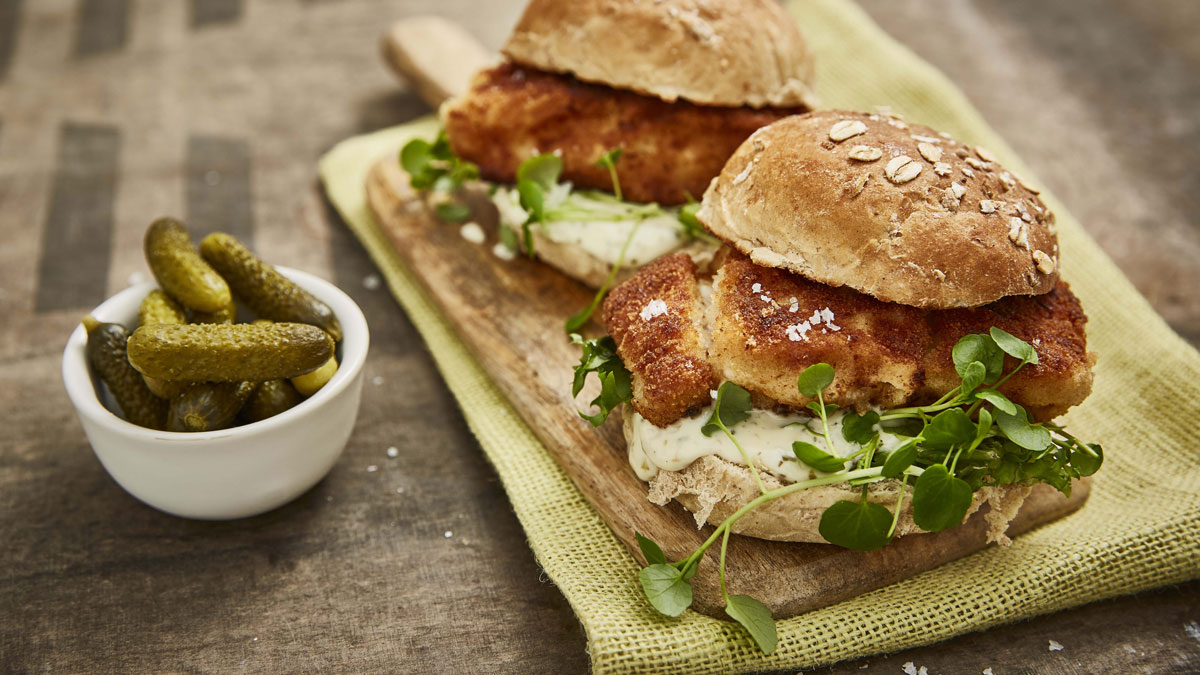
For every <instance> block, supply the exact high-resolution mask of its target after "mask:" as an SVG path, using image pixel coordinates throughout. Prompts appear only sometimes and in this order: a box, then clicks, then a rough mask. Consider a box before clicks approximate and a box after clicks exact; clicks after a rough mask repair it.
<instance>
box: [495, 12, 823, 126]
mask: <svg viewBox="0 0 1200 675" xmlns="http://www.w3.org/2000/svg"><path fill="white" fill-rule="evenodd" d="M500 51H501V52H503V53H504V55H505V56H507V57H508V58H510V59H512V60H513V61H516V62H517V63H521V64H524V65H528V66H533V67H535V68H539V69H541V70H546V71H549V72H555V73H572V74H574V75H575V76H576V77H578V78H579V79H581V80H587V81H589V82H597V83H600V84H605V85H608V86H611V87H616V88H618V89H629V90H633V91H636V92H639V93H643V94H649V95H652V96H657V97H659V98H661V99H663V100H664V101H674V100H675V99H677V98H683V99H687V100H689V101H692V102H693V103H700V104H704V105H720V106H741V105H748V106H752V107H755V108H758V107H762V106H799V105H803V106H806V107H809V108H813V107H815V103H816V101H815V98H814V96H813V94H812V91H811V88H810V85H811V82H812V72H813V68H812V60H811V57H810V55H809V52H808V48H807V47H806V46H805V44H804V38H802V37H801V36H800V31H799V30H798V29H797V28H796V25H795V21H793V20H792V18H791V17H790V16H788V14H787V12H785V11H784V9H783V8H782V7H781V6H780V4H779V3H778V2H777V1H776V0H708V1H704V0H660V1H657V2H652V1H650V0H643V1H641V2H638V1H637V0H572V1H571V2H563V1H562V0H530V2H529V5H528V6H527V7H526V8H525V13H524V14H522V15H521V19H520V21H518V22H517V26H516V28H515V29H514V30H513V33H512V35H511V36H509V38H508V42H506V43H505V44H504V46H503V47H502V48H501V50H500Z"/></svg>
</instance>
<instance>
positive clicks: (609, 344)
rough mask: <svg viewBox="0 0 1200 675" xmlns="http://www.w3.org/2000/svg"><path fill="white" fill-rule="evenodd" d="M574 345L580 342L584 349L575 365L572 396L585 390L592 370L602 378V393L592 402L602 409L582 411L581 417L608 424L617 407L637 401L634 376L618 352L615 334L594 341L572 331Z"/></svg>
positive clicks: (598, 423)
mask: <svg viewBox="0 0 1200 675" xmlns="http://www.w3.org/2000/svg"><path fill="white" fill-rule="evenodd" d="M571 344H577V345H579V346H580V347H581V348H582V352H583V353H582V354H581V356H580V359H579V364H578V365H576V366H575V376H574V378H573V380H572V381H571V396H572V397H575V396H578V395H579V392H581V391H583V385H584V383H585V382H586V381H587V376H588V373H596V377H597V378H598V379H599V380H600V394H599V395H598V396H597V397H596V398H594V399H592V401H591V405H592V406H594V407H597V408H599V409H600V412H599V413H596V414H595V415H586V414H584V413H583V412H582V411H580V412H579V416H580V417H582V418H583V419H585V420H587V421H589V422H591V423H592V426H596V427H598V426H600V425H601V424H604V422H605V420H607V419H608V415H609V413H611V412H612V411H613V409H614V408H616V407H617V406H618V405H620V404H622V403H627V402H629V401H632V400H633V385H632V380H631V377H632V376H631V374H630V372H629V370H628V369H627V368H626V367H625V364H624V362H622V361H621V357H620V356H618V355H617V345H616V343H615V342H613V339H612V338H611V337H609V336H607V335H605V336H604V337H600V338H596V339H593V340H584V339H583V337H582V336H580V335H578V334H572V335H571Z"/></svg>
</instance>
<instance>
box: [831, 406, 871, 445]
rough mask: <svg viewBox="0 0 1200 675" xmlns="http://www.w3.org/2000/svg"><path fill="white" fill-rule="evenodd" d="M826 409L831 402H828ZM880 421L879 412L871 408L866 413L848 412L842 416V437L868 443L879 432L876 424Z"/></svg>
mask: <svg viewBox="0 0 1200 675" xmlns="http://www.w3.org/2000/svg"><path fill="white" fill-rule="evenodd" d="M825 407H826V409H828V408H829V407H830V404H826V406H825ZM878 423H879V413H877V412H875V411H874V410H871V411H869V412H867V413H866V414H864V415H859V414H858V413H854V412H848V413H846V415H845V416H844V417H842V438H844V439H846V440H847V441H849V442H850V443H857V444H859V445H866V444H867V443H870V442H871V440H872V439H874V438H875V436H876V435H877V434H878V432H877V431H875V425H876V424H878Z"/></svg>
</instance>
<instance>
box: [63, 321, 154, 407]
mask: <svg viewBox="0 0 1200 675" xmlns="http://www.w3.org/2000/svg"><path fill="white" fill-rule="evenodd" d="M83 325H84V328H85V330H87V348H86V354H87V360H88V363H89V364H90V365H91V366H92V369H93V370H94V371H95V372H96V374H97V375H98V376H99V377H100V379H101V380H103V381H104V383H105V384H106V385H108V390H109V391H110V392H112V395H113V398H114V399H116V401H117V406H118V407H120V408H121V413H122V414H123V415H124V416H125V419H126V420H128V421H130V422H132V423H134V424H136V425H138V426H141V427H146V428H147V429H163V428H164V427H165V426H166V418H167V403H166V401H163V400H162V399H160V398H158V397H156V396H155V395H154V394H152V393H151V392H150V390H149V389H148V388H147V387H146V383H145V382H143V381H142V376H141V375H139V374H138V371H136V370H134V369H133V366H131V365H130V363H129V360H128V358H126V355H125V343H126V340H128V338H129V331H127V330H125V327H124V326H122V325H120V324H116V323H100V322H99V321H97V320H96V319H94V318H92V317H91V316H89V317H87V318H85V319H84V321H83Z"/></svg>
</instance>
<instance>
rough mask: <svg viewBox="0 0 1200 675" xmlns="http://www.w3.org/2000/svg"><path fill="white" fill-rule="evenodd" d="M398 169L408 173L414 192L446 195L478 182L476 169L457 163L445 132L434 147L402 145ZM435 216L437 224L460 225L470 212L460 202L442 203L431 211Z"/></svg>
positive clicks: (416, 141) (413, 143)
mask: <svg viewBox="0 0 1200 675" xmlns="http://www.w3.org/2000/svg"><path fill="white" fill-rule="evenodd" d="M400 166H402V167H404V170H405V171H407V172H408V175H409V183H410V184H411V185H412V186H413V187H414V188H416V189H418V190H432V191H434V192H439V193H444V194H446V195H451V194H453V193H456V192H458V190H460V189H461V188H462V186H463V185H465V184H466V183H467V181H470V180H475V179H477V178H479V167H478V166H476V165H475V164H473V163H471V162H468V161H466V160H463V159H460V158H459V157H458V156H457V155H455V154H454V151H453V150H451V149H450V141H449V140H448V139H447V138H446V132H445V131H442V132H439V133H438V136H437V139H436V140H434V142H433V143H430V142H429V141H427V140H425V139H423V138H414V139H413V140H411V141H409V142H408V143H405V144H404V147H403V148H401V150H400ZM434 213H435V214H436V215H437V217H438V218H439V219H440V220H443V221H445V222H450V223H459V222H462V221H464V220H466V219H467V218H469V217H470V215H471V208H470V207H469V206H467V205H466V204H462V203H459V202H453V201H444V202H441V203H439V204H437V206H435V207H434Z"/></svg>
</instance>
